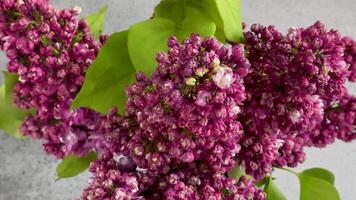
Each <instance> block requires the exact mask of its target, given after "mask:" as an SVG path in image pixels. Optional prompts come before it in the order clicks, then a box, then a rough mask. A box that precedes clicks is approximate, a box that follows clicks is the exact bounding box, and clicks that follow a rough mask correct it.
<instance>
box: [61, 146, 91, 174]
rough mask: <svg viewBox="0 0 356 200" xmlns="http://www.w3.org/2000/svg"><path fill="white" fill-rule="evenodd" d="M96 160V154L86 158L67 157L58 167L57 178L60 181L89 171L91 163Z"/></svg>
mask: <svg viewBox="0 0 356 200" xmlns="http://www.w3.org/2000/svg"><path fill="white" fill-rule="evenodd" d="M96 159H97V156H96V154H95V153H94V152H91V153H89V154H88V155H87V156H85V157H78V156H67V157H65V158H64V160H63V161H62V162H61V163H60V164H59V165H58V166H57V177H58V179H62V178H70V177H73V176H76V175H78V174H80V173H82V172H83V171H85V170H86V169H88V167H89V165H90V163H91V162H92V161H93V160H96Z"/></svg>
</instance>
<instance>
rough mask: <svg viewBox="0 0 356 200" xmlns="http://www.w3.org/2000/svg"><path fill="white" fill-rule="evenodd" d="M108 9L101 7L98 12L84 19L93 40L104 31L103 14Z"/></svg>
mask: <svg viewBox="0 0 356 200" xmlns="http://www.w3.org/2000/svg"><path fill="white" fill-rule="evenodd" d="M107 10H108V7H107V6H105V7H102V8H101V9H100V10H99V12H97V13H94V14H92V15H89V16H87V17H86V21H87V23H88V26H89V29H90V32H91V33H92V34H93V36H94V37H95V38H99V36H100V35H101V33H102V32H103V30H104V22H105V14H106V11H107Z"/></svg>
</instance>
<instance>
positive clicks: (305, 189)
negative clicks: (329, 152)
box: [298, 173, 340, 200]
mask: <svg viewBox="0 0 356 200" xmlns="http://www.w3.org/2000/svg"><path fill="white" fill-rule="evenodd" d="M298 177H299V181H300V200H315V199H322V200H340V196H339V193H338V191H337V190H336V188H335V187H334V186H333V185H332V184H330V183H329V182H327V181H325V180H323V179H319V178H315V177H312V176H308V175H305V174H303V173H302V174H300V175H299V176H298Z"/></svg>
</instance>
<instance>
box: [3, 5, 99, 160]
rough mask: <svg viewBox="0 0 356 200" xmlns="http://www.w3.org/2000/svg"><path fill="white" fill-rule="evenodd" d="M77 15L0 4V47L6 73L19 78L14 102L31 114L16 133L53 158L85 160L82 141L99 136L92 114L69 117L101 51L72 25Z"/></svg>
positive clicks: (84, 29)
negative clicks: (38, 141) (70, 156)
mask: <svg viewBox="0 0 356 200" xmlns="http://www.w3.org/2000/svg"><path fill="white" fill-rule="evenodd" d="M79 11H80V10H79V9H77V8H74V9H72V10H67V9H64V10H56V9H54V8H53V7H51V5H49V1H48V0H24V1H23V2H20V1H15V0H6V1H4V2H2V3H1V4H0V13H1V14H0V41H1V42H0V47H1V49H2V50H4V51H5V53H6V55H7V57H8V58H9V59H10V61H9V63H8V70H9V72H12V73H16V74H18V75H19V83H18V84H16V86H15V89H14V101H15V103H16V105H17V106H19V107H21V108H24V109H34V110H35V111H36V113H35V114H34V115H32V116H29V117H27V119H26V120H25V122H24V123H23V127H22V128H21V130H22V133H23V134H25V135H29V136H33V137H35V138H44V139H45V140H46V141H47V143H46V144H45V145H44V146H45V150H46V151H47V152H48V153H50V154H53V155H55V156H56V157H58V158H62V157H63V156H64V155H67V154H79V155H82V154H86V153H87V151H88V150H90V149H92V148H91V147H89V146H90V144H89V143H87V141H88V140H91V139H88V137H89V136H90V135H91V134H92V133H95V134H97V133H98V132H99V131H100V130H99V128H100V122H99V121H98V120H100V119H101V116H100V115H99V114H98V113H96V112H94V111H91V110H88V109H79V110H78V111H75V112H70V111H69V107H70V103H71V101H72V100H73V99H74V97H75V96H76V94H77V93H78V91H79V90H80V88H81V86H82V84H83V81H84V76H85V72H86V70H87V68H88V66H89V65H90V64H91V63H92V62H93V60H94V59H95V57H96V54H97V52H98V50H99V48H100V45H101V44H100V42H97V41H95V40H94V38H93V37H92V35H91V33H90V31H89V28H88V26H87V24H86V22H85V21H83V20H81V21H78V20H77V19H76V16H77V15H78V14H79ZM102 39H103V40H105V37H102ZM83 119H85V120H83ZM78 120H83V121H81V122H79V121H78ZM78 122H79V124H78Z"/></svg>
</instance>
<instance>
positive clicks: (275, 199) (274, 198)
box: [264, 176, 287, 200]
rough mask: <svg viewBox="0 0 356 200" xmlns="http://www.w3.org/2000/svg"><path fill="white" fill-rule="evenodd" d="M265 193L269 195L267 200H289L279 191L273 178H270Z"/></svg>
mask: <svg viewBox="0 0 356 200" xmlns="http://www.w3.org/2000/svg"><path fill="white" fill-rule="evenodd" d="M264 191H265V192H266V194H267V200H287V198H286V197H285V196H284V194H283V193H282V192H281V191H280V190H279V189H278V187H277V185H276V184H275V183H274V181H273V178H272V177H271V176H270V177H269V178H268V181H267V183H266V185H265V188H264Z"/></svg>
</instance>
